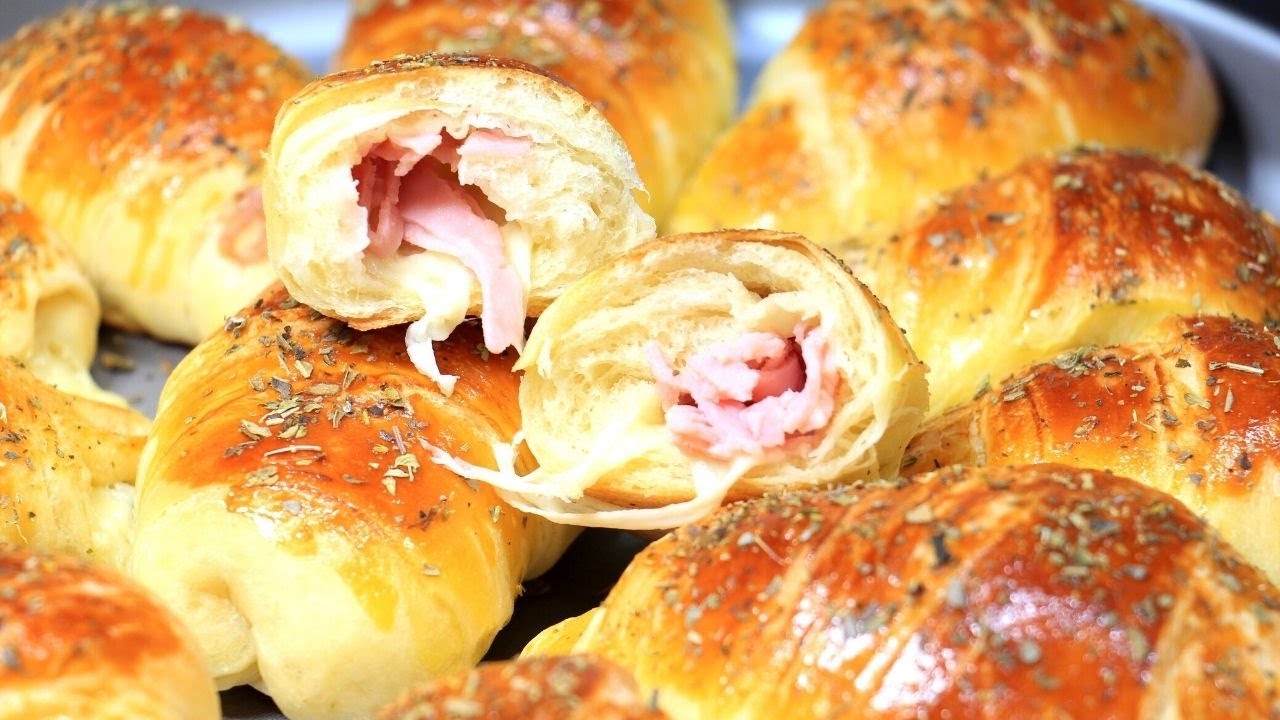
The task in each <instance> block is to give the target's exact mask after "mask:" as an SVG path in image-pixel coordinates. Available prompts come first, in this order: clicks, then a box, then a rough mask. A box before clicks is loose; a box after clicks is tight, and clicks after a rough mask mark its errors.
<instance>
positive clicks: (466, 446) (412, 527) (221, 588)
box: [131, 286, 572, 720]
mask: <svg viewBox="0 0 1280 720" xmlns="http://www.w3.org/2000/svg"><path fill="white" fill-rule="evenodd" d="M401 332H402V331H401V330H400V329H393V330H387V331H381V332H373V333H359V332H353V331H351V330H350V329H349V328H348V327H347V326H346V325H344V324H343V323H341V322H338V321H334V320H331V319H329V318H326V317H324V316H322V315H320V314H319V313H317V312H315V311H314V310H311V309H310V308H307V307H305V306H302V305H299V304H298V303H297V302H296V301H294V300H293V299H292V298H290V297H289V296H288V295H287V294H286V293H285V292H284V291H283V290H282V289H279V288H278V286H277V288H275V289H273V290H271V291H270V292H268V293H267V294H266V295H265V296H264V297H263V298H262V299H260V300H259V301H258V302H257V303H256V304H254V305H252V306H251V307H249V308H247V309H246V310H245V311H244V312H243V313H241V314H237V315H234V316H232V317H231V318H229V319H228V322H227V325H226V327H225V329H224V330H223V331H222V332H219V333H215V334H214V335H212V336H210V337H209V338H208V339H207V340H206V341H205V342H204V343H202V344H200V345H199V346H197V347H196V348H195V349H194V350H193V351H192V353H191V354H190V355H188V356H187V357H186V358H185V359H184V360H183V361H182V363H180V364H179V366H178V367H177V368H176V369H175V370H174V372H173V374H172V375H171V376H170V377H169V380H168V382H167V383H166V385H165V388H164V390H163V392H162V394H161V398H160V406H159V411H158V415H157V417H156V420H155V430H154V432H153V433H152V435H151V438H150V440H149V441H148V444H147V447H146V450H145V451H144V453H143V459H142V463H141V466H140V468H139V470H138V508H137V516H138V519H137V537H136V540H135V545H134V552H133V555H132V558H131V569H132V572H133V574H134V576H135V577H136V578H138V579H139V580H141V581H142V582H143V583H144V584H145V585H146V586H148V587H149V588H151V589H152V590H153V591H155V592H156V594H157V595H158V596H159V597H160V598H161V599H162V600H163V601H164V602H166V603H167V604H168V605H169V606H170V607H171V608H173V609H174V610H175V612H176V613H177V614H178V616H179V617H180V618H181V619H182V620H183V621H185V622H186V623H187V624H188V625H189V626H190V627H191V628H192V629H193V630H194V632H195V633H196V636H197V639H198V640H199V642H200V645H201V647H202V649H203V650H204V652H205V653H206V655H207V657H208V658H209V662H210V666H211V669H212V671H213V673H214V676H215V678H216V680H217V683H218V685H219V687H222V688H226V687H230V686H232V685H239V684H244V683H251V684H253V685H254V686H255V687H257V688H259V689H261V690H262V691H264V692H266V693H267V694H269V695H270V696H271V697H272V699H274V700H275V702H276V703H277V705H278V706H279V707H280V709H281V710H282V711H283V712H284V713H285V715H287V716H288V717H290V718H297V719H304V720H305V719H308V718H312V719H326V718H365V717H369V715H370V714H371V713H372V712H373V711H374V710H376V709H377V708H378V707H381V706H383V705H385V704H387V703H389V702H391V701H392V700H394V699H395V698H396V697H397V696H398V695H399V694H400V693H401V692H402V691H404V690H405V689H406V688H408V687H410V686H411V685H413V684H414V683H415V682H417V681H419V680H421V679H423V678H425V677H432V676H437V675H441V674H446V673H450V672H457V671H461V670H464V669H467V668H469V667H471V666H473V665H474V664H475V663H476V662H478V661H479V660H480V658H481V656H482V655H483V654H484V652H485V650H486V648H487V647H488V645H489V643H490V641H491V640H492V639H493V636H494V634H495V633H496V632H497V631H498V629H499V628H500V627H501V626H502V625H503V624H504V623H505V622H506V621H507V619H508V618H509V617H510V615H511V612H512V607H513V603H514V600H515V596H516V594H517V593H518V592H519V589H520V582H521V581H522V580H523V579H524V578H526V577H529V576H531V575H534V574H537V573H539V572H541V571H542V570H544V569H546V568H547V567H548V566H549V565H550V564H551V563H552V562H553V561H554V560H555V559H556V557H558V555H559V553H560V552H561V551H562V550H563V549H564V547H565V545H566V544H567V543H568V541H569V539H570V538H571V537H572V533H571V532H570V531H569V529H567V528H562V527H557V526H552V525H550V524H548V523H546V522H543V521H542V520H540V519H539V518H531V517H527V516H525V515H524V514H522V513H519V512H517V511H515V510H513V509H512V508H510V507H509V506H507V505H506V504H505V503H503V502H502V501H501V500H500V499H499V498H498V497H497V495H496V494H495V493H494V491H493V490H491V489H490V488H488V487H485V486H480V485H474V484H468V483H467V482H466V481H464V480H463V479H461V478H459V477H457V476H455V475H453V474H452V473H449V472H447V471H445V470H444V469H442V468H439V467H437V466H435V465H434V464H432V463H430V462H429V461H427V455H426V452H425V450H424V449H423V448H424V445H426V444H430V445H432V446H438V447H447V448H449V449H450V451H452V452H454V453H458V454H460V455H463V456H465V457H468V458H469V459H470V460H472V461H474V462H489V461H490V458H489V451H488V448H489V445H490V444H491V443H494V442H498V441H502V440H508V439H510V437H511V436H512V434H513V433H514V432H515V431H516V430H517V429H518V428H519V424H520V418H519V411H518V408H517V407H516V393H517V384H518V376H517V375H516V374H514V373H512V372H511V362H512V357H511V355H510V354H504V355H490V354H489V353H488V352H487V351H486V350H485V349H484V346H483V344H482V342H481V336H480V333H479V332H478V331H477V330H476V328H475V327H474V326H473V325H472V324H468V325H466V326H465V327H463V328H460V329H459V330H458V332H457V333H455V336H454V338H452V339H451V340H450V341H449V342H447V343H443V344H441V346H440V348H439V350H440V361H441V365H442V367H443V368H444V369H446V370H450V371H452V372H454V373H455V374H456V375H457V376H458V382H457V386H456V388H455V390H454V392H453V394H452V395H451V396H449V397H445V396H444V395H442V394H441V393H440V392H439V391H438V390H437V389H436V388H435V386H434V384H432V383H430V382H429V381H427V380H426V379H425V378H423V377H422V376H421V375H420V374H419V373H418V372H417V371H416V370H415V369H414V368H413V365H412V364H411V363H410V362H409V361H408V360H407V359H406V358H405V355H404V349H403V345H402V344H401V341H400V339H399V338H400V337H401ZM520 465H521V466H522V467H524V468H526V469H527V468H528V467H529V466H530V465H531V462H530V461H529V460H528V459H527V455H526V456H524V457H523V458H521V460H520Z"/></svg>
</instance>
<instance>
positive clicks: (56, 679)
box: [0, 546, 222, 720]
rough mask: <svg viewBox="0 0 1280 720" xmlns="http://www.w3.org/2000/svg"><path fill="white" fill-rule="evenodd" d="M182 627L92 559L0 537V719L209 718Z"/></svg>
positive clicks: (199, 669)
mask: <svg viewBox="0 0 1280 720" xmlns="http://www.w3.org/2000/svg"><path fill="white" fill-rule="evenodd" d="M220 717H222V713H220V712H219V710H218V694H217V692H216V691H215V690H214V687H213V681H212V680H211V679H210V678H209V672H208V670H207V669H206V668H205V665H204V661H203V658H201V656H200V653H199V649H198V648H197V647H196V644H195V641H194V640H193V639H192V638H191V635H190V633H189V632H188V631H187V629H186V628H184V627H182V625H181V624H180V623H179V622H178V620H177V619H176V618H175V617H174V616H173V614H172V613H170V612H169V611H168V610H167V609H166V608H165V607H164V606H162V605H161V604H160V603H159V602H158V601H157V600H156V599H155V598H154V597H152V596H151V595H150V594H149V593H147V592H146V591H144V590H143V589H142V588H141V587H139V586H138V585H137V584H135V583H133V582H132V581H129V580H127V579H126V578H124V577H123V576H121V575H119V574H117V573H115V572H112V571H110V570H107V569H106V568H103V567H101V566H99V565H93V564H88V563H86V562H84V561H83V560H75V559H72V558H70V557H66V556H54V555H46V554H43V553H31V552H26V551H22V550H18V549H16V548H13V547H11V546H0V718H3V719H4V720H39V719H42V718H131V719H136V720H174V718H182V719H183V720H216V719H217V718H220Z"/></svg>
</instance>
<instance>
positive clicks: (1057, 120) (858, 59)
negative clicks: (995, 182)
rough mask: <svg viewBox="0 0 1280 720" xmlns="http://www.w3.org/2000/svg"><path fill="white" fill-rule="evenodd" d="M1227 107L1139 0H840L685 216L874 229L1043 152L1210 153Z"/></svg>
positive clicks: (834, 240)
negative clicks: (1099, 148) (1094, 146)
mask: <svg viewBox="0 0 1280 720" xmlns="http://www.w3.org/2000/svg"><path fill="white" fill-rule="evenodd" d="M1217 118H1218V98H1217V95H1216V92H1215V90H1214V87H1213V83H1212V78H1211V75H1210V73H1209V70H1208V67H1207V65H1206V63H1205V61H1204V58H1203V57H1202V55H1201V54H1200V52H1199V50H1197V49H1196V48H1195V46H1194V45H1192V44H1191V42H1190V40H1189V39H1188V38H1185V37H1184V36H1182V35H1180V34H1178V33H1176V32H1174V31H1173V30H1171V29H1170V28H1168V27H1166V26H1165V25H1163V24H1161V23H1160V22H1159V21H1158V20H1157V19H1156V18H1155V17H1153V16H1152V15H1151V14H1149V13H1147V12H1146V11H1144V10H1142V9H1141V8H1139V7H1138V6H1136V5H1134V4H1132V3H1130V2H1127V1H1125V0H1121V1H1120V2H1112V1H1111V0H1052V1H1051V2H1040V1H1039V0H1015V1H1013V2H1000V3H992V2H988V1H987V0H959V1H957V2H949V3H947V4H946V5H945V7H943V6H938V5H937V4H936V3H933V2H932V1H931V0H889V1H887V2H876V3H869V2H863V0H831V1H830V2H827V3H825V4H823V5H822V6H821V7H820V8H819V9H817V10H816V11H814V12H813V13H812V14H811V15H810V16H809V18H808V20H807V21H806V23H805V24H804V26H803V27H802V28H801V30H800V32H799V34H798V35H797V36H796V37H795V38H794V39H793V40H792V42H791V43H790V45H788V46H787V47H786V48H785V49H784V50H783V51H782V52H781V53H779V54H778V55H777V56H775V57H774V59H773V60H771V61H770V63H769V65H768V66H767V67H766V68H765V70H764V72H763V74H762V76H761V78H760V80H759V82H758V83H757V85H756V87H755V89H754V91H753V96H752V100H751V102H750V104H749V106H748V108H747V109H746V111H745V112H744V113H743V115H742V117H741V118H740V119H739V120H738V121H737V122H736V123H735V124H734V125H733V126H731V128H730V129H729V130H728V131H726V132H725V133H724V134H723V135H722V136H721V137H720V138H719V140H718V141H717V143H716V146H715V148H714V149H713V150H712V151H711V153H710V154H709V155H708V157H707V158H706V159H705V161H704V162H703V163H702V165H701V166H700V167H699V168H698V170H696V171H695V173H694V174H693V176H692V177H691V179H690V181H689V183H688V184H687V186H686V188H685V189H684V191H683V192H682V194H681V197H680V201H679V204H678V206H677V210H676V214H675V216H674V219H673V223H672V228H673V229H674V230H677V231H685V230H705V229H709V228H715V227H771V228H777V229H781V230H789V231H793V232H798V233H800V234H803V235H805V236H807V237H809V238H810V239H811V240H813V241H815V242H817V243H818V244H820V245H824V246H826V247H831V248H838V247H839V248H843V249H845V250H847V247H846V246H847V245H849V244H851V243H852V244H855V245H867V246H872V247H874V246H876V245H878V244H879V243H880V242H881V241H883V240H884V239H885V238H886V237H888V236H889V235H890V234H892V233H893V232H895V231H896V230H897V228H898V227H900V226H901V225H902V224H903V223H905V222H906V221H908V220H909V219H910V218H911V216H912V214H913V213H914V212H915V211H916V210H917V209H919V208H920V207H922V205H923V204H924V203H926V202H927V201H928V200H930V199H931V198H932V196H934V195H935V194H936V193H939V192H943V191H947V190H951V189H954V188H957V187H960V186H963V185H966V184H968V183H970V182H972V181H975V180H977V179H979V178H980V177H982V176H984V175H991V174H998V173H1003V172H1006V171H1007V170H1009V169H1010V168H1012V167H1013V166H1014V165H1015V164H1016V163H1018V162H1019V161H1020V160H1022V159H1023V158H1026V157H1028V156H1032V155H1036V154H1039V153H1042V152H1046V151H1052V150H1059V149H1065V148H1069V147H1072V146H1074V145H1077V144H1080V143H1085V142H1096V143H1101V144H1104V145H1107V146H1112V147H1138V148H1145V149H1148V150H1150V151H1153V152H1157V153H1162V154H1167V155H1170V156H1173V157H1176V158H1181V159H1184V160H1188V161H1193V162H1195V161H1200V160H1203V159H1204V158H1205V157H1206V155H1207V153H1208V149H1209V143H1210V141H1211V140H1212V135H1213V131H1214V129H1215V126H1216V123H1217ZM841 254H844V252H843V251H842V252H841Z"/></svg>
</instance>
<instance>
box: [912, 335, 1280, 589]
mask: <svg viewBox="0 0 1280 720" xmlns="http://www.w3.org/2000/svg"><path fill="white" fill-rule="evenodd" d="M1277 348H1280V334H1277V333H1276V332H1274V331H1272V330H1270V329H1267V328H1264V327H1263V326H1261V325H1258V324H1257V323H1253V322H1250V321H1248V320H1232V319H1229V318H1223V317H1175V318H1170V319H1168V320H1166V321H1165V322H1163V323H1161V324H1160V325H1158V326H1156V327H1155V328H1154V329H1153V330H1152V331H1151V332H1150V333H1148V335H1147V336H1146V337H1144V338H1142V340H1141V341H1139V342H1134V343H1131V344H1127V345H1119V346H1114V347H1108V348H1101V349H1096V350H1091V349H1089V348H1081V349H1079V350H1076V351H1072V352H1066V353H1063V354H1062V355H1060V356H1058V357H1057V358H1056V359H1054V360H1052V361H1048V362H1044V363H1038V364H1035V365H1031V366H1029V367H1026V368H1022V369H1020V370H1019V371H1018V372H1016V373H1014V374H1013V375H1012V376H1010V377H1009V378H1008V379H1006V380H1005V381H1004V382H1002V383H999V384H997V385H996V386H995V387H993V388H992V389H991V390H989V391H987V392H985V393H984V394H983V395H981V396H979V397H977V398H975V399H974V400H973V401H971V402H968V403H965V404H963V405H960V406H957V407H955V408H952V409H951V410H950V411H948V412H946V413H944V414H943V415H941V416H940V417H937V418H935V419H933V420H931V421H930V422H929V423H927V424H926V426H925V427H924V428H923V429H921V431H920V433H919V435H917V436H916V437H915V439H913V440H912V441H911V445H910V446H909V449H908V451H907V454H906V457H905V458H904V460H903V470H902V471H903V473H904V474H914V473H919V472H925V471H927V470H931V469H933V468H935V467H939V466H942V465H951V464H965V465H985V464H1006V463H1015V464H1016V463H1028V462H1060V463H1067V464H1070V465H1074V466H1077V467H1088V468H1098V469H1106V470H1111V471H1114V472H1116V473H1120V474H1123V475H1127V476H1129V477H1132V478H1134V479H1136V480H1140V481H1142V482H1144V483H1146V484H1147V485H1150V486H1152V487H1154V488H1158V489H1160V490H1162V491H1164V492H1167V493H1170V494H1171V495H1174V496H1176V497H1177V498H1178V499H1179V500H1181V501H1182V502H1184V503H1186V504H1187V506H1188V507H1189V508H1191V509H1192V510H1194V511H1195V512H1196V514H1198V515H1200V516H1201V517H1203V518H1205V519H1206V520H1208V522H1209V524H1210V525H1212V526H1213V527H1214V528H1215V529H1216V530H1217V531H1218V532H1219V533H1221V534H1222V536H1223V537H1224V538H1225V539H1226V540H1227V541H1228V542H1230V543H1231V544H1232V545H1233V546H1234V547H1235V548H1237V549H1238V550H1239V551H1240V553H1241V554H1242V555H1243V556H1244V557H1245V558H1247V559H1248V560H1249V561H1250V562H1252V563H1253V564H1255V565H1257V566H1258V567H1259V568H1262V570H1263V571H1264V572H1266V573H1267V576H1268V577H1269V578H1271V579H1272V581H1277V580H1280V558H1277V557H1276V552H1275V549H1276V548H1277V547H1280V522H1277V519H1280V491H1277V489H1276V488H1277V484H1276V479H1277V476H1276V473H1277V464H1278V463H1280V454H1278V453H1277V450H1276V446H1277V444H1276V442H1275V438H1276V436H1277V435H1280V397H1277V395H1276V391H1275V384H1274V383H1275V382H1276V378H1277V377H1280V357H1278V356H1277V353H1278V352H1280V351H1278V350H1277Z"/></svg>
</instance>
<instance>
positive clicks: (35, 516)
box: [0, 357, 150, 567]
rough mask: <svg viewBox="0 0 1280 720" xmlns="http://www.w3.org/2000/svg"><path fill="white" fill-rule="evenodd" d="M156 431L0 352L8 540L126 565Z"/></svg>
mask: <svg viewBox="0 0 1280 720" xmlns="http://www.w3.org/2000/svg"><path fill="white" fill-rule="evenodd" d="M149 427H150V424H149V422H148V421H147V419H146V418H144V417H142V416H141V415H139V414H137V413H135V412H133V411H132V410H128V409H126V408H123V407H117V406H115V405H107V404H104V403H100V402H96V401H93V400H88V399H85V398H81V397H77V396H75V395H69V394H67V393H64V392H61V391H59V390H57V389H55V388H53V387H51V386H49V385H47V384H45V383H43V382H41V381H40V380H39V379H37V378H36V377H35V376H34V375H32V374H31V373H30V372H29V371H27V369H26V368H24V367H23V366H21V365H19V364H18V363H16V362H14V361H13V360H10V359H8V358H3V357H0V542H3V543H8V544H11V545H17V546H21V547H31V548H34V549H36V550H41V551H49V552H61V553H68V554H73V555H77V556H79V557H83V558H89V559H93V560H97V561H99V562H102V563H106V564H108V565H111V566H114V567H123V564H124V560H125V558H126V557H127V556H128V553H129V542H130V535H131V527H130V526H131V521H132V514H133V487H132V483H133V477H134V472H135V470H136V469H137V467H138V457H139V455H140V454H141V452H142V446H143V443H144V442H145V440H146V435H147V431H148V428H149Z"/></svg>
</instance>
